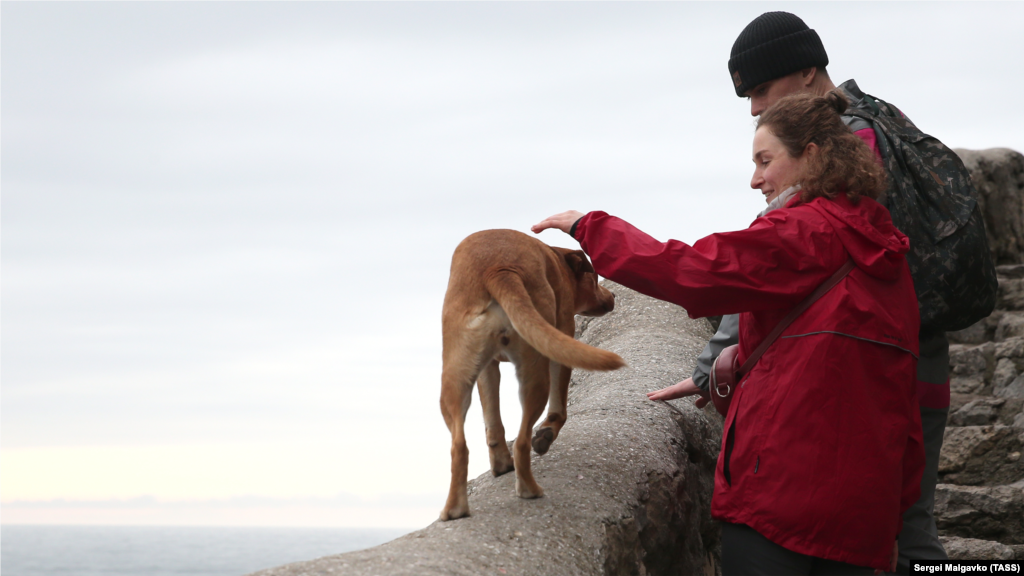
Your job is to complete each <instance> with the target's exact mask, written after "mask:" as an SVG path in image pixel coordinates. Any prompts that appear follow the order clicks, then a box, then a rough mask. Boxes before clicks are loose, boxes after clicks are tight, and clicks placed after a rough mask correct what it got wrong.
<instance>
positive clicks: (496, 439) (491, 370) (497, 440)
mask: <svg viewBox="0 0 1024 576" xmlns="http://www.w3.org/2000/svg"><path fill="white" fill-rule="evenodd" d="M500 384H501V370H499V368H498V361H497V360H492V361H491V363H490V364H488V365H487V366H486V367H484V370H483V372H481V373H480V377H479V379H478V380H477V390H478V391H479V392H480V405H481V407H483V412H484V428H485V430H486V433H487V450H488V452H489V454H490V456H491V474H493V475H495V476H501V475H502V474H505V473H506V472H511V471H512V470H513V469H514V468H515V465H514V464H513V462H512V454H511V453H510V452H509V451H508V444H506V443H505V426H503V425H502V423H501V402H500V399H499V398H500V396H499V394H498V390H499V386H500Z"/></svg>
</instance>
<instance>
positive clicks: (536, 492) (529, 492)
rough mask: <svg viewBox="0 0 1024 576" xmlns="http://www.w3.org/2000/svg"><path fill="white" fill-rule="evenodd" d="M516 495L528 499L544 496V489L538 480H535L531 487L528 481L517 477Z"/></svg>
mask: <svg viewBox="0 0 1024 576" xmlns="http://www.w3.org/2000/svg"><path fill="white" fill-rule="evenodd" d="M516 496H519V497H520V498H526V499H530V498H541V497H543V496H544V489H543V488H541V487H540V485H538V484H537V483H536V482H533V486H532V487H531V486H529V483H528V482H523V480H522V479H521V478H516Z"/></svg>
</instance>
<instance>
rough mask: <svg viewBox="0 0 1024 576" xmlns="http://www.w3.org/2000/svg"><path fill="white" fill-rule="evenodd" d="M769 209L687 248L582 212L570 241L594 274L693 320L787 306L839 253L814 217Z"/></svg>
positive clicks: (568, 215)
mask: <svg viewBox="0 0 1024 576" xmlns="http://www.w3.org/2000/svg"><path fill="white" fill-rule="evenodd" d="M777 212H781V211H777ZM777 212H776V213H772V214H769V215H768V216H766V217H764V218H759V219H758V220H757V221H755V222H754V224H753V225H752V226H751V227H750V228H747V229H746V230H740V231H736V232H726V233H721V234H712V235H711V236H708V237H706V238H702V239H701V240H699V241H697V243H695V244H694V245H693V246H690V245H688V244H686V243H685V242H680V241H678V240H669V241H668V242H660V241H658V240H656V239H654V238H652V237H651V236H649V235H647V234H645V233H644V232H642V231H640V230H638V229H637V228H636V227H634V226H632V225H630V224H629V223H628V222H626V221H624V220H622V219H619V218H616V217H614V216H610V215H608V214H606V213H604V212H590V213H589V214H586V215H585V216H583V217H582V218H581V219H580V220H579V223H578V224H577V225H576V226H577V227H576V230H575V238H576V239H577V240H579V242H580V245H581V246H582V247H583V250H584V251H585V252H586V253H587V254H588V255H590V258H591V260H592V261H593V264H594V268H595V269H596V270H597V272H598V274H600V275H602V276H604V277H606V278H609V279H611V280H614V281H616V282H618V283H620V284H622V285H624V286H627V287H629V288H632V289H634V290H636V291H638V292H641V293H643V294H646V295H648V296H652V297H654V298H658V299H659V300H665V301H668V302H672V303H675V304H678V305H680V306H682V307H684V308H686V310H687V312H688V313H689V314H690V316H691V317H694V318H698V317H703V316H713V315H718V314H732V313H736V312H743V311H756V310H772V309H779V308H788V307H791V306H794V305H795V304H797V303H798V302H800V300H802V299H803V298H804V297H806V295H807V294H810V293H811V292H812V291H813V290H814V289H815V288H816V287H817V286H818V285H819V284H821V283H822V282H823V281H824V280H825V279H826V278H828V276H829V275H831V274H832V273H833V272H835V270H837V269H838V268H839V267H840V266H842V265H843V263H844V262H845V261H846V258H847V256H846V250H845V249H844V248H843V247H842V244H841V242H840V241H839V239H838V238H837V237H836V235H835V233H834V232H833V230H832V229H831V228H830V227H829V225H828V224H827V223H825V222H824V221H823V220H820V219H819V218H818V217H817V214H816V213H810V212H809V211H808V212H807V213H804V214H803V215H799V214H793V212H794V211H786V212H788V214H778V213H777ZM579 214H580V213H579V212H573V211H570V212H563V213H562V214H558V215H555V216H553V217H551V218H549V219H547V220H545V221H544V222H542V223H541V224H538V225H537V226H536V227H535V228H540V229H543V228H542V225H544V227H558V228H559V229H565V228H567V227H571V226H572V223H571V222H570V221H571V220H573V217H574V216H577V215H579ZM545 223H547V224H545Z"/></svg>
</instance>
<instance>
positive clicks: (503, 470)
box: [491, 456, 516, 477]
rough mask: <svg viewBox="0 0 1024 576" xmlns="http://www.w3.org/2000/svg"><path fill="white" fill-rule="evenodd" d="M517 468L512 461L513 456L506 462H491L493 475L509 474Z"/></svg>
mask: <svg viewBox="0 0 1024 576" xmlns="http://www.w3.org/2000/svg"><path fill="white" fill-rule="evenodd" d="M515 469H516V465H515V463H514V462H512V457H511V456H510V457H509V458H508V460H507V461H505V462H491V475H493V476H495V477H497V476H501V475H503V474H508V473H509V472H511V471H513V470H515Z"/></svg>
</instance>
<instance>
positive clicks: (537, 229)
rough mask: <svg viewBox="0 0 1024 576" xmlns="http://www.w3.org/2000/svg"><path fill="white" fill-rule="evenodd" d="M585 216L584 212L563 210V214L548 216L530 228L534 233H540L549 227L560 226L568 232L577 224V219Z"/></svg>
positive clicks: (559, 227)
mask: <svg viewBox="0 0 1024 576" xmlns="http://www.w3.org/2000/svg"><path fill="white" fill-rule="evenodd" d="M583 216H584V214H583V212H577V211H575V210H568V211H566V212H562V213H561V214H555V215H554V216H548V217H547V218H545V219H543V220H541V221H540V223H539V224H534V225H533V227H532V228H530V230H532V231H533V233H534V234H540V233H541V232H543V231H544V230H547V229H548V228H558V229H559V230H561V231H562V232H565V233H566V234H568V233H569V230H570V229H571V228H572V225H573V224H575V223H576V221H577V220H579V219H580V218H583Z"/></svg>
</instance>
